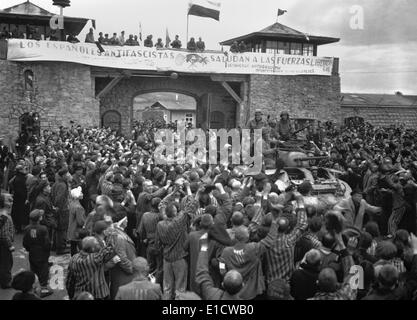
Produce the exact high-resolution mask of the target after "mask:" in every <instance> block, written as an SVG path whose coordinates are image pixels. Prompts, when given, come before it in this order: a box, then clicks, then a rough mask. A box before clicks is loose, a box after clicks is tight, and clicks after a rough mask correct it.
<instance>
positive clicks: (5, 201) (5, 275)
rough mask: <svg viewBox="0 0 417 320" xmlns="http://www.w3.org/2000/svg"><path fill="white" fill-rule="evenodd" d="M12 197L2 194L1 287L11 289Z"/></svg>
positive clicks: (0, 232) (0, 197)
mask: <svg viewBox="0 0 417 320" xmlns="http://www.w3.org/2000/svg"><path fill="white" fill-rule="evenodd" d="M12 201H13V199H12V197H11V195H6V194H0V287H1V288H2V289H8V288H10V287H11V281H12V267H13V255H12V252H13V251H14V246H13V240H14V228H13V222H12V219H11V217H10V216H9V215H8V211H9V210H10V209H9V208H10V206H11V204H12Z"/></svg>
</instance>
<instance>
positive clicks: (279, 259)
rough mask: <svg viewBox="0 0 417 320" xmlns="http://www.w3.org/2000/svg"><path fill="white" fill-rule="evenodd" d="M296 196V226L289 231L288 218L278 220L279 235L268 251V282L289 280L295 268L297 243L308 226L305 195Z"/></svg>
mask: <svg viewBox="0 0 417 320" xmlns="http://www.w3.org/2000/svg"><path fill="white" fill-rule="evenodd" d="M295 198H296V200H297V210H296V211H297V224H296V226H295V227H294V229H293V230H292V231H291V232H290V233H287V230H288V227H289V221H288V219H287V218H280V219H279V220H278V237H277V239H276V240H275V241H274V243H273V245H272V246H271V247H270V248H269V250H268V251H267V252H266V257H267V272H266V279H267V282H268V284H269V283H271V282H272V281H274V280H276V279H282V280H285V281H287V282H288V281H289V280H290V277H291V275H292V273H293V272H294V270H295V265H294V248H295V244H296V242H297V241H298V240H299V239H300V238H301V237H302V235H303V233H304V232H305V230H306V229H307V226H308V225H307V215H306V211H305V207H304V200H303V197H302V196H301V195H300V194H297V195H296V196H295Z"/></svg>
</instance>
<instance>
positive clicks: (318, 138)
mask: <svg viewBox="0 0 417 320" xmlns="http://www.w3.org/2000/svg"><path fill="white" fill-rule="evenodd" d="M175 127H176V124H169V125H167V124H165V123H164V122H163V121H145V122H138V123H136V124H135V126H134V129H133V131H132V133H131V135H130V136H124V135H119V134H117V133H116V132H115V131H112V130H110V129H98V128H82V127H81V126H75V125H74V126H72V127H71V128H64V127H62V128H60V130H59V131H50V130H45V131H43V132H42V134H41V135H40V137H39V140H38V141H37V142H36V143H34V144H32V145H30V144H29V145H25V146H24V148H22V147H21V148H19V150H20V151H19V152H18V151H16V150H11V149H10V148H8V147H7V146H4V145H1V147H0V149H1V152H0V156H1V158H0V172H1V173H2V174H3V175H4V179H3V180H4V181H5V184H4V186H5V187H6V189H7V190H5V191H4V192H3V193H2V196H1V198H0V285H1V287H2V288H9V287H13V288H14V289H15V290H17V291H18V293H17V294H16V295H15V296H14V299H39V297H43V296H46V295H49V294H51V293H52V291H51V290H50V288H49V287H48V277H49V271H48V269H49V264H48V259H49V257H50V255H51V252H55V254H57V255H62V254H67V253H68V252H70V253H71V256H72V257H71V260H70V263H69V266H68V270H67V272H66V274H67V276H66V279H65V284H66V290H67V292H68V295H69V298H70V299H81V300H91V299H96V300H100V299H103V300H106V299H116V300H158V299H166V300H171V299H187V300H190V299H204V300H230V299H233V300H235V299H244V300H253V299H272V300H292V299H296V300H305V299H312V300H355V299H365V300H381V299H382V300H412V299H414V300H415V299H416V298H417V238H416V237H415V236H414V235H413V234H415V233H416V220H417V219H416V202H417V184H416V182H415V181H416V178H417V165H416V162H415V161H417V141H416V139H417V138H416V137H417V135H416V131H415V130H409V129H405V128H402V127H391V128H383V129H382V128H381V129H380V128H374V127H372V126H371V125H369V124H360V125H355V124H353V125H352V124H349V125H348V126H345V127H343V128H341V129H338V128H337V127H336V126H334V125H332V124H331V123H324V124H322V123H320V122H315V123H312V124H311V126H309V127H308V128H306V129H305V135H306V137H307V139H308V140H311V141H313V142H314V144H315V145H316V146H317V147H318V149H319V150H317V152H319V153H320V155H322V156H323V155H324V156H325V157H326V159H322V160H320V161H321V162H320V163H315V165H317V166H320V167H321V166H322V167H327V168H331V169H333V170H334V172H336V174H337V175H338V177H339V178H340V179H343V180H344V181H346V182H347V183H348V184H349V185H350V187H351V188H352V190H353V192H352V194H350V195H347V197H346V198H343V199H339V201H338V203H336V204H335V205H334V206H333V207H332V208H326V209H323V208H318V207H316V206H315V205H314V202H312V201H311V198H312V197H313V198H314V196H313V195H312V189H313V186H312V183H311V182H308V181H304V182H303V183H302V184H301V185H299V186H298V187H294V186H291V187H289V188H288V189H286V190H285V191H283V190H280V189H279V188H278V185H277V183H276V182H277V177H278V175H277V174H273V175H267V174H266V171H265V170H263V171H262V172H261V173H260V174H258V175H256V176H247V175H246V174H245V170H244V168H243V169H242V167H239V166H233V165H225V164H223V165H221V164H219V165H213V166H211V165H195V164H188V163H187V164H185V165H175V164H174V165H157V164H155V163H154V159H153V153H154V151H155V148H156V147H157V146H158V145H160V144H162V143H163V141H157V140H156V139H155V136H154V134H155V132H156V131H157V130H158V129H169V130H175ZM248 127H249V128H251V129H262V138H263V140H264V142H265V143H266V145H267V149H269V148H271V149H273V146H274V144H276V142H277V141H281V142H282V141H287V142H288V141H291V140H292V139H295V137H294V133H295V131H294V127H293V124H292V122H291V119H290V117H289V115H288V113H283V114H282V115H281V117H280V119H276V120H274V119H272V118H271V117H269V118H268V119H264V118H263V116H262V113H261V112H257V113H256V115H255V119H253V120H251V121H250V122H249V124H248ZM278 145H279V144H278ZM268 152H269V151H268ZM268 152H266V151H265V149H264V156H266V155H267V153H268ZM18 153H19V154H18ZM279 161H280V159H279V158H277V159H276V166H275V167H278V166H280V167H283V166H282V163H281V164H280V162H279ZM278 171H279V170H278ZM278 173H280V172H278ZM15 232H16V233H21V234H22V235H23V238H21V239H22V240H21V241H22V245H23V247H24V248H25V249H26V251H27V252H28V259H29V262H30V271H25V272H21V273H19V274H17V275H15V276H14V277H12V273H11V269H12V265H13V255H12V252H13V251H14V248H15V246H16V244H15V243H14V239H16V237H15ZM354 265H355V266H356V267H360V268H362V270H363V271H364V272H363V273H360V275H361V276H363V277H364V279H361V280H363V281H359V283H361V284H363V285H362V286H359V287H355V286H353V285H352V283H354V282H355V281H351V280H352V277H355V274H354V273H352V272H351V270H352V266H354ZM39 285H40V286H39ZM38 288H41V290H40V292H38Z"/></svg>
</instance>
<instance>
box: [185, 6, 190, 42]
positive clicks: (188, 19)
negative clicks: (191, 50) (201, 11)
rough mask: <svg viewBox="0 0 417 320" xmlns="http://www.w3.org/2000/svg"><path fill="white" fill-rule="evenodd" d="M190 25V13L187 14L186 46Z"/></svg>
mask: <svg viewBox="0 0 417 320" xmlns="http://www.w3.org/2000/svg"><path fill="white" fill-rule="evenodd" d="M189 25H190V15H189V14H187V39H186V43H185V46H186V47H187V45H188V30H189Z"/></svg>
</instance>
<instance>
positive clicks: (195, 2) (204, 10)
mask: <svg viewBox="0 0 417 320" xmlns="http://www.w3.org/2000/svg"><path fill="white" fill-rule="evenodd" d="M220 7H221V4H220V2H217V1H211V0H190V5H189V8H188V15H191V16H199V17H204V18H211V19H214V20H217V21H219V20H220Z"/></svg>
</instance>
